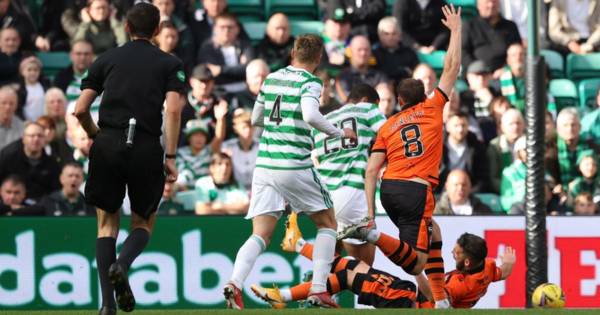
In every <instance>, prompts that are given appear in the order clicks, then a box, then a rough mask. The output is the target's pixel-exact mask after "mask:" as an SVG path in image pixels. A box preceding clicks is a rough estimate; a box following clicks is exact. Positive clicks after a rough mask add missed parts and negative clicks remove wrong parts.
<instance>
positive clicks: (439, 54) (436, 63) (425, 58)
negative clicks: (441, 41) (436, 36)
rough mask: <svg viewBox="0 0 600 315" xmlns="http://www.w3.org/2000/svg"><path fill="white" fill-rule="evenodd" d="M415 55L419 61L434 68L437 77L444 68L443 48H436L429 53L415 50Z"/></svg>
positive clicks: (444, 53)
mask: <svg viewBox="0 0 600 315" xmlns="http://www.w3.org/2000/svg"><path fill="white" fill-rule="evenodd" d="M417 55H418V56H419V60H420V61H421V62H423V63H426V64H428V65H429V66H431V67H432V68H433V70H435V73H437V75H438V78H439V76H440V75H441V74H442V70H443V69H444V57H445V56H446V52H445V51H443V50H436V51H433V52H431V54H424V53H421V52H417Z"/></svg>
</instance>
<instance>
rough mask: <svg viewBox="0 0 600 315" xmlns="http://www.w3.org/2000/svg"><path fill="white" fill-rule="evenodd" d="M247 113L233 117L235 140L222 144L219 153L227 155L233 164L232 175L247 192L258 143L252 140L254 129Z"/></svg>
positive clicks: (250, 183)
mask: <svg viewBox="0 0 600 315" xmlns="http://www.w3.org/2000/svg"><path fill="white" fill-rule="evenodd" d="M250 118H251V114H250V112H249V111H242V112H239V113H238V114H237V115H235V116H234V117H233V130H234V131H235V134H236V135H237V138H233V139H229V140H227V141H225V142H223V145H222V146H221V151H223V152H225V153H227V154H228V155H229V156H230V157H231V160H232V163H233V175H234V177H235V178H236V180H237V181H238V183H239V184H240V185H241V186H243V187H244V188H245V189H246V190H247V191H250V190H251V188H252V174H253V173H254V167H255V165H256V157H257V155H258V141H256V140H255V139H254V127H253V126H252V124H251V123H250Z"/></svg>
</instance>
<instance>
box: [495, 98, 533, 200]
mask: <svg viewBox="0 0 600 315" xmlns="http://www.w3.org/2000/svg"><path fill="white" fill-rule="evenodd" d="M524 128H525V122H524V120H523V115H522V114H521V112H520V111H518V110H517V109H514V108H511V109H508V110H507V111H506V112H505V113H504V115H502V121H501V125H500V135H499V136H498V137H496V138H494V139H492V141H490V144H489V146H488V148H487V154H486V155H487V160H488V163H489V170H490V176H489V178H490V192H493V193H498V192H500V181H501V179H502V173H503V170H504V169H505V168H506V167H508V166H510V165H511V164H513V157H515V156H516V151H515V149H514V145H515V142H516V141H517V139H519V138H520V137H521V136H522V135H523V131H524Z"/></svg>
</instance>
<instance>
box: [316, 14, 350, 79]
mask: <svg viewBox="0 0 600 315" xmlns="http://www.w3.org/2000/svg"><path fill="white" fill-rule="evenodd" d="M350 30H351V25H350V19H349V17H348V15H346V12H345V11H334V12H328V15H327V19H326V20H325V26H324V29H323V34H321V36H322V37H323V42H324V43H325V56H323V59H322V61H321V63H323V64H324V65H325V66H327V67H341V66H343V65H344V64H345V62H346V57H345V54H346V47H347V46H348V43H350Z"/></svg>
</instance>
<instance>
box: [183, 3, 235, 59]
mask: <svg viewBox="0 0 600 315" xmlns="http://www.w3.org/2000/svg"><path fill="white" fill-rule="evenodd" d="M199 2H201V3H202V9H200V10H196V11H195V12H194V16H193V17H192V18H191V19H190V20H191V21H190V27H191V28H192V33H193V34H194V41H195V42H196V50H198V49H199V48H200V47H201V46H202V44H203V43H204V42H205V41H206V40H208V39H210V38H211V37H212V35H213V27H214V24H215V19H216V18H217V16H219V15H221V14H223V13H225V12H226V11H227V0H201V1H199Z"/></svg>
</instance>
